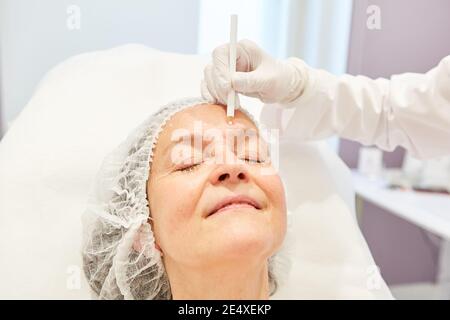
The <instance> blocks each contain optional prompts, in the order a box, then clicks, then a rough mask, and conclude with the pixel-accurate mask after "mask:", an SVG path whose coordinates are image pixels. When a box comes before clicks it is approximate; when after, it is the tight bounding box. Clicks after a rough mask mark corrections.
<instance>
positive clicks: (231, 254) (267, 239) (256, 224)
mask: <svg viewBox="0 0 450 320" xmlns="http://www.w3.org/2000/svg"><path fill="white" fill-rule="evenodd" d="M235 218H236V219H229V221H226V222H225V221H224V222H223V226H222V227H223V228H222V231H221V232H220V234H217V235H216V237H215V238H216V241H215V242H216V243H215V244H216V246H217V249H216V250H217V251H216V252H218V253H220V254H219V255H220V256H222V257H223V258H225V257H228V258H230V259H233V258H237V259H242V258H243V257H248V258H251V257H255V258H268V257H270V256H271V255H272V254H273V253H274V251H275V250H276V248H277V247H278V243H279V242H280V239H279V238H281V237H279V236H277V234H278V233H277V231H276V230H274V226H273V225H270V224H268V223H267V222H266V223H262V222H261V221H255V220H254V219H253V220H252V219H246V218H241V219H238V218H237V217H235Z"/></svg>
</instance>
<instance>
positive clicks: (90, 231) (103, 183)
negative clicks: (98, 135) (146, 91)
mask: <svg viewBox="0 0 450 320" xmlns="http://www.w3.org/2000/svg"><path fill="white" fill-rule="evenodd" d="M243 130H245V131H246V132H249V131H254V132H256V134H255V135H253V136H252V135H249V136H245V137H244V139H237V140H238V142H237V143H234V141H235V139H234V138H233V139H232V140H233V143H229V142H230V141H229V139H223V137H225V136H227V134H228V133H229V132H238V133H239V132H242V131H243ZM211 132H214V134H211ZM249 137H250V138H249ZM251 137H253V138H254V139H253V138H251ZM191 138H192V139H191ZM180 140H181V141H180ZM251 140H256V141H257V143H252V141H251ZM253 142H255V141H253ZM256 146H258V151H257V152H256V149H255V148H256ZM264 146H265V142H264V141H263V138H262V137H261V136H260V135H259V130H258V127H257V125H256V124H255V121H254V120H253V118H252V117H251V116H250V114H249V113H247V112H246V111H245V110H244V109H240V110H237V112H236V116H235V119H234V122H233V123H232V124H229V123H227V121H226V109H225V107H224V106H220V105H211V104H208V103H207V102H206V101H204V100H201V99H185V100H180V101H177V102H175V103H172V104H170V105H167V106H164V107H162V108H161V109H160V110H159V111H158V112H156V113H155V114H153V115H152V116H150V118H149V119H148V120H147V121H146V122H144V123H143V124H142V125H141V126H140V127H139V128H137V130H136V131H135V132H134V133H133V134H132V135H130V136H129V137H128V139H127V141H126V142H125V143H123V144H122V145H121V146H120V147H119V148H118V149H117V150H116V151H115V152H113V153H112V154H111V155H110V156H109V157H108V158H107V159H106V160H105V162H104V164H103V167H102V170H101V172H100V174H99V176H98V179H97V184H96V186H95V190H94V192H93V195H92V198H91V201H90V203H89V206H88V210H87V212H86V214H85V216H84V218H85V219H84V235H85V237H84V245H83V261H84V270H85V274H86V277H87V279H88V282H89V284H90V285H91V287H92V289H93V290H94V291H95V293H96V294H97V295H98V297H99V298H101V299H267V298H269V296H270V295H271V294H273V293H274V292H275V291H276V288H277V280H278V277H277V272H276V258H277V257H276V253H277V252H278V251H279V249H280V248H281V246H282V243H283V240H284V238H285V234H286V203H285V194H284V190H283V185H282V181H281V180H280V177H279V176H278V174H276V171H275V170H268V169H271V167H272V163H271V161H270V157H269V156H268V155H267V153H265V152H260V151H261V150H262V149H267V148H266V147H264Z"/></svg>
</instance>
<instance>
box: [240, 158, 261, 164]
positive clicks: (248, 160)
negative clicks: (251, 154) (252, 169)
mask: <svg viewBox="0 0 450 320" xmlns="http://www.w3.org/2000/svg"><path fill="white" fill-rule="evenodd" d="M243 160H244V161H245V162H248V163H264V162H265V161H263V160H259V159H250V158H244V159H243Z"/></svg>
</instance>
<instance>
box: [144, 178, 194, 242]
mask: <svg viewBox="0 0 450 320" xmlns="http://www.w3.org/2000/svg"><path fill="white" fill-rule="evenodd" d="M196 181H197V180H196V179H189V178H187V177H184V176H177V177H166V178H164V179H161V180H159V181H157V182H156V183H155V184H154V185H153V184H151V185H150V188H149V194H148V196H149V199H150V209H151V214H152V218H153V228H154V232H155V237H156V238H157V240H158V242H159V243H160V244H161V245H164V243H165V242H167V240H168V239H169V238H172V239H173V238H174V237H178V236H182V235H183V234H185V233H186V232H187V231H189V226H190V225H191V224H192V223H193V218H194V212H195V207H196V204H197V202H198V198H199V196H200V190H201V188H200V186H199V185H198V183H197V182H196Z"/></svg>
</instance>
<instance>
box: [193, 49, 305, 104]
mask: <svg viewBox="0 0 450 320" xmlns="http://www.w3.org/2000/svg"><path fill="white" fill-rule="evenodd" d="M236 59H237V60H236V72H235V73H234V76H233V77H231V73H230V70H229V44H226V45H222V46H220V47H217V48H216V49H215V50H214V51H213V54H212V62H211V63H210V64H208V65H207V66H206V67H205V70H204V79H203V80H202V88H201V90H202V96H203V98H205V99H207V100H208V101H211V102H213V103H220V104H224V105H226V103H227V95H228V92H229V91H230V90H232V88H233V89H234V90H235V91H236V92H238V93H242V94H244V95H246V96H250V97H256V98H259V99H260V100H261V101H262V102H264V103H289V102H291V101H293V100H295V99H296V98H298V97H299V96H300V95H301V94H302V92H303V89H304V86H305V82H306V77H307V69H306V65H305V64H304V63H303V61H301V60H300V59H296V58H289V59H287V60H284V61H283V60H276V59H274V58H272V57H271V56H269V55H268V54H266V53H265V52H264V51H263V50H262V49H260V48H259V47H258V46H257V45H256V44H255V43H254V42H252V41H250V40H242V41H239V42H238V43H237V46H236Z"/></svg>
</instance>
